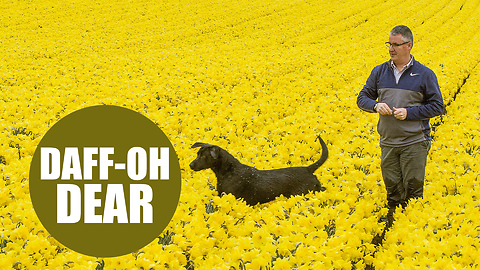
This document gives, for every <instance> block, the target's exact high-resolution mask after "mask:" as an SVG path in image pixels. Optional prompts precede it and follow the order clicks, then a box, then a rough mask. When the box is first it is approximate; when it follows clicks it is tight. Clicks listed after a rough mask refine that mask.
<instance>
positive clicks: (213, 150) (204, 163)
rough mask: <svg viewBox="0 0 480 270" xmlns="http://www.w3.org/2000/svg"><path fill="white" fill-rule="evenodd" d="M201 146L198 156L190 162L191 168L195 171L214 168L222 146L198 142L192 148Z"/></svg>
mask: <svg viewBox="0 0 480 270" xmlns="http://www.w3.org/2000/svg"><path fill="white" fill-rule="evenodd" d="M197 147H200V150H198V152H197V158H196V159H195V160H194V161H192V163H190V168H191V169H192V170H194V171H201V170H205V169H209V168H212V167H213V166H214V164H215V163H216V162H217V160H218V158H219V155H220V148H219V147H218V146H215V145H211V144H206V143H200V142H196V143H195V144H193V145H192V147H191V148H197Z"/></svg>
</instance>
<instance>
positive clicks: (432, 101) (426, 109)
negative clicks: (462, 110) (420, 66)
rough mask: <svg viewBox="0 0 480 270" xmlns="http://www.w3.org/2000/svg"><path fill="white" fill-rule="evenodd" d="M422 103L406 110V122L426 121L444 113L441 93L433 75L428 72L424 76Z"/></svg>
mask: <svg viewBox="0 0 480 270" xmlns="http://www.w3.org/2000/svg"><path fill="white" fill-rule="evenodd" d="M423 87H424V102H423V104H422V105H421V106H417V107H411V108H407V118H406V120H426V119H429V118H432V117H435V116H439V115H442V114H443V113H444V112H445V104H444V103H443V97H442V93H441V92H440V86H439V85H438V80H437V77H436V76H435V73H434V72H433V71H431V70H430V72H428V74H427V75H426V76H425V82H424V85H423Z"/></svg>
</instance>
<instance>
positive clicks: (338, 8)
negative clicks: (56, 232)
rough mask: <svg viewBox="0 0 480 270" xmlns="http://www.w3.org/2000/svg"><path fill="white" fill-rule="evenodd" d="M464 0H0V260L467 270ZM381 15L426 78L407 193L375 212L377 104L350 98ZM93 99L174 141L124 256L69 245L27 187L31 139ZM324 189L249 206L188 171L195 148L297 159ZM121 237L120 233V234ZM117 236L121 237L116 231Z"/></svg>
mask: <svg viewBox="0 0 480 270" xmlns="http://www.w3.org/2000/svg"><path fill="white" fill-rule="evenodd" d="M479 5H480V1H479V0H437V1H432V0H416V1H413V0H402V1H400V0H391V1H385V0H367V1H354V0H333V1H324V0H318V1H313V0H292V1H283V0H262V1H258V0H251V1H246V0H243V1H242V0H237V1H231V0H223V1H217V0H205V1H196V0H171V1H167V0H160V1H153V0H139V1H130V0H109V1H106V0H95V1H93V0H62V1H58V0H42V1H40V0H1V4H0V11H1V12H0V110H1V114H0V235H1V239H0V268H1V269H208V270H211V269H237V270H245V269H377V270H378V269H442V270H443V269H480V256H479V254H480V201H479V199H480V186H479V184H480V167H479V165H478V161H477V160H478V158H480V113H479V111H480V102H479V101H478V100H479V94H480V93H479V89H480V65H479V62H480V50H479V47H478V44H480V6H479ZM398 24H405V25H407V26H409V27H410V28H411V29H412V31H413V33H414V47H413V50H412V54H413V55H414V56H415V59H416V60H418V61H420V62H421V63H422V64H424V65H426V66H428V67H430V68H431V69H432V70H433V71H434V72H435V73H436V75H437V78H438V81H439V83H440V87H441V90H442V94H443V97H444V100H445V104H446V105H447V112H446V114H444V115H442V116H441V117H437V118H434V119H432V120H431V124H432V125H433V127H434V131H433V137H434V140H433V143H432V149H431V150H430V153H429V158H428V163H427V168H426V170H427V172H426V174H427V175H426V182H425V191H424V198H423V199H419V200H415V201H411V202H410V203H409V205H408V206H407V207H406V208H405V209H399V210H398V211H396V213H395V218H396V221H395V223H394V226H393V227H392V228H391V230H390V231H388V232H387V234H386V235H385V240H384V242H383V244H382V245H380V246H375V245H373V244H371V242H372V239H373V237H374V236H375V235H377V234H379V233H381V232H382V230H383V228H384V224H385V222H384V221H385V220H384V219H385V215H386V212H387V209H386V194H385V187H384V184H383V180H382V177H381V172H380V157H379V155H380V148H379V145H378V143H379V136H378V134H377V133H376V122H377V117H378V116H377V115H375V114H370V113H366V112H363V111H361V110H360V109H359V108H358V107H357V105H356V97H357V94H358V92H359V91H360V90H361V88H362V87H363V84H364V83H365V81H366V79H367V77H368V75H369V74H370V71H371V70H372V68H373V67H374V66H375V65H378V64H381V63H382V62H384V61H387V60H388V59H389V56H388V51H387V49H386V48H385V46H384V43H385V41H388V35H389V34H388V33H389V31H390V30H391V29H392V28H393V27H394V26H395V25H398ZM99 104H111V105H118V106H123V107H126V108H129V109H132V110H135V111H137V112H139V113H141V114H143V115H145V116H146V117H148V118H149V119H150V120H152V121H153V122H155V123H156V124H157V125H158V126H159V127H160V128H161V129H162V131H163V132H164V133H165V134H166V135H167V137H168V138H169V139H170V141H171V142H172V144H173V145H174V147H175V151H176V152H177V155H178V158H179V162H180V166H181V169H182V192H181V197H180V202H179V205H178V207H177V210H176V212H175V215H174V217H173V219H172V220H171V222H170V224H169V226H168V227H167V229H165V231H164V232H163V233H162V234H161V235H159V237H158V238H157V239H156V240H155V241H153V242H151V243H150V244H148V245H147V246H146V247H144V248H143V249H141V250H138V252H135V253H133V254H128V255H125V256H121V257H114V258H96V257H89V256H85V255H82V254H79V253H76V252H74V251H72V250H70V249H68V248H66V247H64V246H63V245H62V244H60V243H59V242H57V241H56V240H55V239H54V238H53V237H51V236H50V235H49V232H48V231H46V229H45V228H43V227H42V224H41V223H40V221H39V220H38V218H37V216H36V214H35V212H34V210H33V207H32V203H31V200H30V196H29V185H28V183H29V167H30V161H31V158H32V155H33V153H34V151H35V149H36V146H37V144H38V143H39V141H40V140H41V139H42V136H43V135H44V134H45V133H46V132H47V131H48V129H49V128H50V127H51V126H52V125H53V124H55V123H56V122H57V121H58V120H59V119H61V118H62V117H64V116H66V115H67V114H69V113H71V112H74V111H76V110H78V109H81V108H85V107H88V106H92V105H99ZM318 135H321V136H322V138H323V139H324V140H325V141H326V142H327V145H328V148H329V159H328V160H327V162H326V163H325V164H324V165H323V166H322V167H321V168H320V169H319V170H317V171H316V173H315V174H316V175H317V177H318V178H319V179H320V181H321V183H322V185H324V186H325V187H326V191H324V192H319V193H310V194H307V195H305V196H295V197H292V198H284V197H280V198H277V199H276V200H274V201H273V202H270V203H267V204H263V205H257V206H255V207H250V206H247V205H246V204H245V202H243V201H242V200H239V199H236V198H235V197H233V196H232V195H226V196H223V197H219V196H218V194H217V192H216V190H215V185H216V178H215V175H214V173H213V172H212V171H210V170H205V171H200V172H193V171H192V170H191V169H190V168H189V166H188V164H189V163H190V162H191V161H192V160H193V159H194V158H195V156H196V151H197V150H196V149H191V148H190V146H191V145H192V144H193V143H195V142H197V141H200V142H205V143H211V144H216V145H219V146H221V147H222V148H224V149H226V150H228V151H229V152H230V153H231V154H233V155H234V156H235V157H237V158H238V159H239V160H240V161H241V162H242V163H244V164H248V165H251V166H255V167H257V168H259V169H272V168H281V167H286V166H303V165H309V164H311V163H313V162H314V161H316V160H317V159H319V158H320V155H321V146H320V143H319V142H318V141H315V139H316V137H317V136H318ZM132 233H135V232H132ZM118 244H119V245H121V244H122V235H119V236H118Z"/></svg>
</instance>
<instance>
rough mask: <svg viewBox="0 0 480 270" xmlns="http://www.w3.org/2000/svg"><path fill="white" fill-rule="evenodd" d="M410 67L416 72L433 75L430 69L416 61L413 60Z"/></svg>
mask: <svg viewBox="0 0 480 270" xmlns="http://www.w3.org/2000/svg"><path fill="white" fill-rule="evenodd" d="M412 67H413V68H415V70H418V71H423V72H426V73H430V74H435V73H434V72H433V70H432V69H430V68H429V67H427V66H426V65H424V64H422V63H420V62H419V61H417V60H415V59H414V61H413V65H412Z"/></svg>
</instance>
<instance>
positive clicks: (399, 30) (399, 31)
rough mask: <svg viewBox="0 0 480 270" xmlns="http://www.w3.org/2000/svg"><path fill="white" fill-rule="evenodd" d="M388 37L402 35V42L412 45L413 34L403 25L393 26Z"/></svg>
mask: <svg viewBox="0 0 480 270" xmlns="http://www.w3.org/2000/svg"><path fill="white" fill-rule="evenodd" d="M390 35H393V36H396V35H402V40H403V41H405V42H407V41H408V42H412V43H413V33H412V31H411V30H410V28H408V27H407V26H405V25H397V26H395V27H394V28H393V29H392V31H390Z"/></svg>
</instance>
